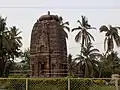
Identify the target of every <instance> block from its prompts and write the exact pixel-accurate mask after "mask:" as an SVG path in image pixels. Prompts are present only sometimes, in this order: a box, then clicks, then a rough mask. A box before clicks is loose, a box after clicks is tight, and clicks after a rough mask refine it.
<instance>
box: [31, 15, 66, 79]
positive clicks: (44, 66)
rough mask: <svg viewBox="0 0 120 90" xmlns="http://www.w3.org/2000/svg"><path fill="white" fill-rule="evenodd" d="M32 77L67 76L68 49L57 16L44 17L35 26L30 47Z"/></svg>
mask: <svg viewBox="0 0 120 90" xmlns="http://www.w3.org/2000/svg"><path fill="white" fill-rule="evenodd" d="M30 69H31V73H30V74H31V77H61V76H66V74H65V73H66V69H67V47H66V39H65V36H64V34H63V29H62V27H60V25H59V19H58V16H57V15H44V16H41V17H40V18H39V20H37V22H36V23H35V24H34V26H33V30H32V34H31V45H30Z"/></svg>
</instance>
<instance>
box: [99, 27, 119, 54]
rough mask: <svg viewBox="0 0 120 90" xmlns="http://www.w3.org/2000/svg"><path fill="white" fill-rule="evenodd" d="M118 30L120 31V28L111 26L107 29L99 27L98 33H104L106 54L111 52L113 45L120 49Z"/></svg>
mask: <svg viewBox="0 0 120 90" xmlns="http://www.w3.org/2000/svg"><path fill="white" fill-rule="evenodd" d="M118 29H120V27H113V26H111V25H109V27H107V26H105V25H103V26H101V27H100V32H105V39H104V49H105V50H106V53H109V52H113V49H114V46H115V44H116V46H117V47H120V36H119V34H118ZM106 47H107V49H106Z"/></svg>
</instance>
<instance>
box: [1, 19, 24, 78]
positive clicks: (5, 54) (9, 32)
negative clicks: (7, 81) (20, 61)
mask: <svg viewBox="0 0 120 90" xmlns="http://www.w3.org/2000/svg"><path fill="white" fill-rule="evenodd" d="M19 34H20V33H18V29H16V28H15V27H12V28H10V29H9V28H7V26H6V18H5V19H4V18H2V17H0V77H2V76H3V75H4V73H3V72H4V69H5V65H6V62H7V61H9V60H13V59H14V58H15V57H19V56H20V47H21V46H22V43H21V39H22V38H21V36H19ZM18 42H19V43H21V44H19V43H18Z"/></svg>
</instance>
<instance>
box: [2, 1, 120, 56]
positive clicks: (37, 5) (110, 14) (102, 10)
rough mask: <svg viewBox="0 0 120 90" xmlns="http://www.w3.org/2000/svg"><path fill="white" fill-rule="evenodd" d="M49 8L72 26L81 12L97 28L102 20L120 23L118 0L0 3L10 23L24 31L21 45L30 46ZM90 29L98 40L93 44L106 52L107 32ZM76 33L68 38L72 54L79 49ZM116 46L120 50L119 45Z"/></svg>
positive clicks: (69, 49) (119, 2) (107, 22)
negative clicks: (36, 27) (34, 26)
mask: <svg viewBox="0 0 120 90" xmlns="http://www.w3.org/2000/svg"><path fill="white" fill-rule="evenodd" d="M25 7H26V8H25ZM33 7H34V8H33ZM48 10H49V11H51V14H57V15H61V16H62V17H63V18H64V20H65V21H69V22H70V27H71V28H73V27H77V25H78V24H77V20H78V19H81V15H85V16H86V17H88V20H89V23H90V24H91V25H92V26H94V27H96V28H99V27H100V26H101V25H103V24H105V25H108V24H111V25H115V26H117V25H120V1H119V0H2V1H1V3H0V15H2V16H5V17H7V24H8V26H13V25H15V26H17V27H18V28H19V29H20V30H21V31H22V36H23V47H22V49H25V48H28V47H29V44H30V35H31V31H32V27H33V25H34V23H35V22H36V20H37V19H38V18H39V17H40V16H41V15H44V14H47V11H48ZM90 32H91V34H92V35H93V36H94V37H95V40H96V41H95V42H93V43H95V44H94V46H95V47H96V48H99V49H100V51H101V52H103V51H104V49H103V39H104V37H103V36H104V35H103V34H100V33H99V30H91V31H90ZM75 34H76V33H70V34H69V40H68V53H71V54H73V55H76V54H78V53H79V44H77V43H75V42H74V36H75ZM116 50H117V51H120V48H116ZM119 53H120V52H119Z"/></svg>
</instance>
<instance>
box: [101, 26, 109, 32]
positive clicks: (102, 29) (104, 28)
mask: <svg viewBox="0 0 120 90" xmlns="http://www.w3.org/2000/svg"><path fill="white" fill-rule="evenodd" d="M99 30H100V32H103V31H105V32H106V31H108V30H109V29H108V28H107V26H105V25H103V26H101V27H100V28H99Z"/></svg>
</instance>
